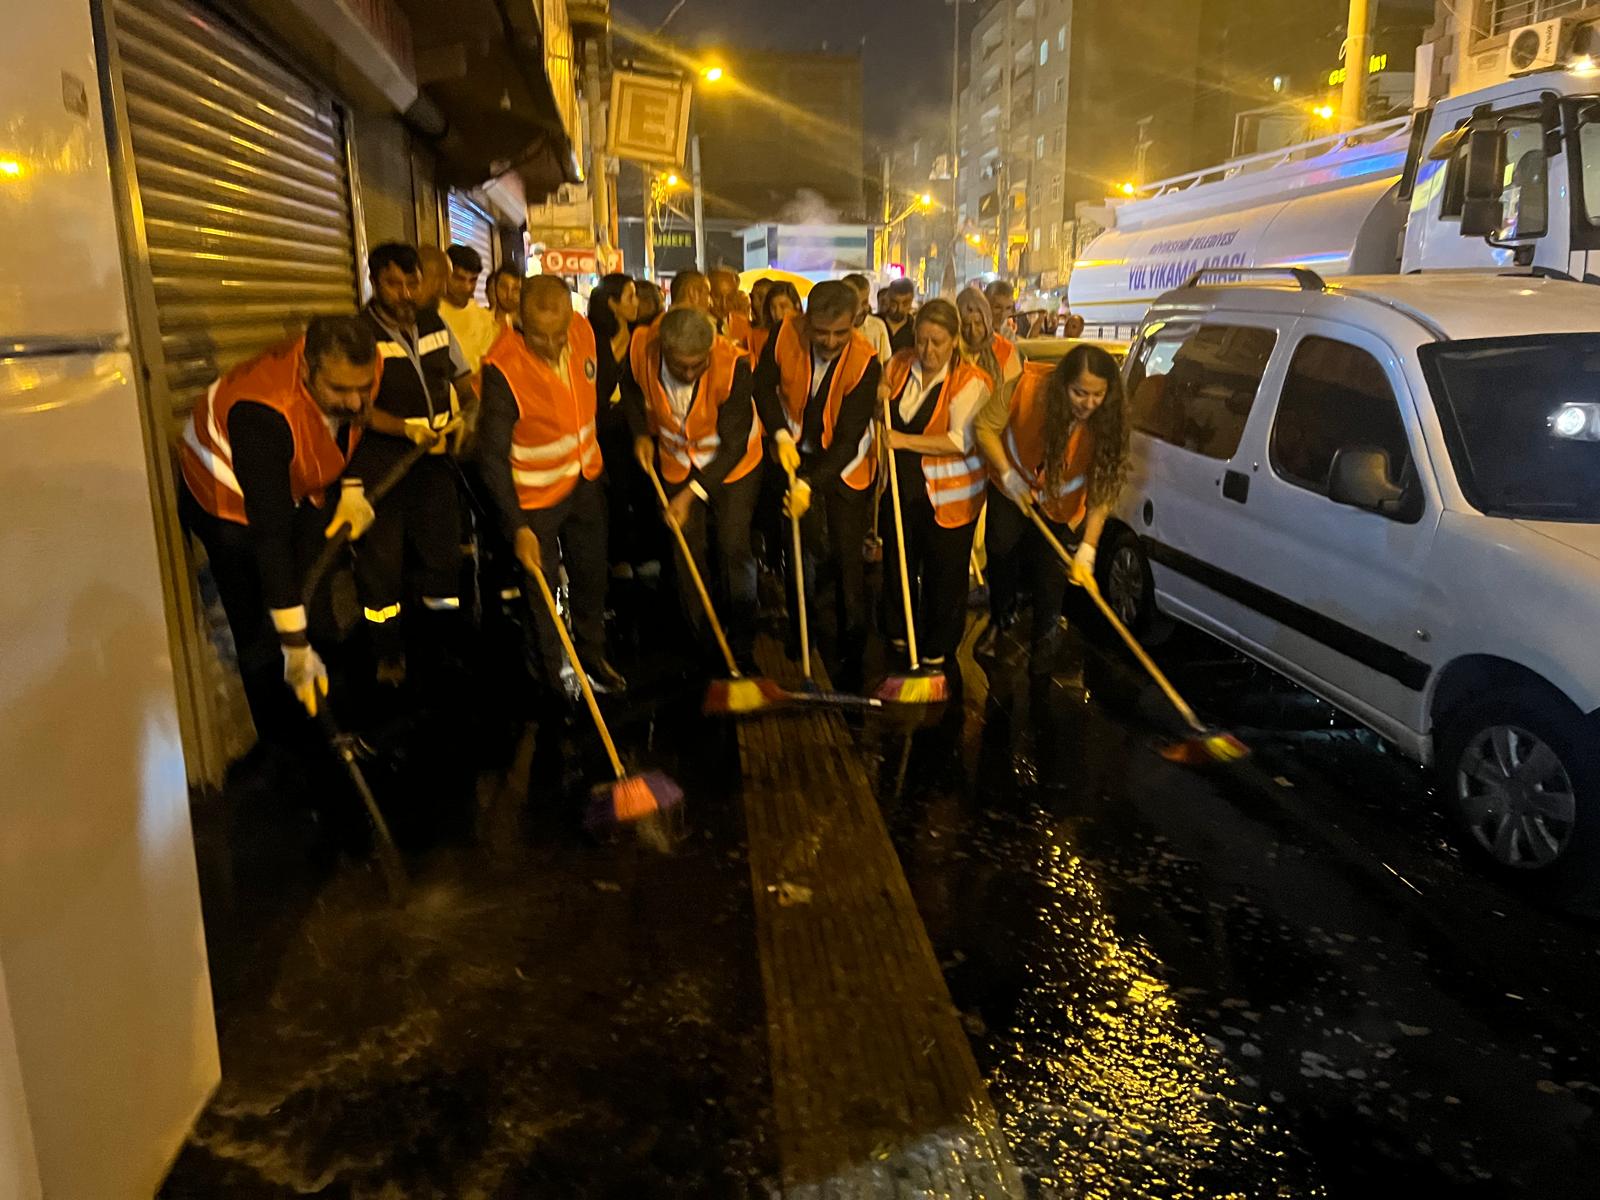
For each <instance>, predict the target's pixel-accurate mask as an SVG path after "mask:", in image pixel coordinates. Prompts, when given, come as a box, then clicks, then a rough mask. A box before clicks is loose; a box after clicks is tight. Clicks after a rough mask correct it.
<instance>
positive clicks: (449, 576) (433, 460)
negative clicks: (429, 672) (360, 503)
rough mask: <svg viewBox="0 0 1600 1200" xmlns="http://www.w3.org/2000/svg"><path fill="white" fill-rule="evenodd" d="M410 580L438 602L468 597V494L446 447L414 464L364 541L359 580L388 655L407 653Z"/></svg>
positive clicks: (450, 604)
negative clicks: (464, 512)
mask: <svg viewBox="0 0 1600 1200" xmlns="http://www.w3.org/2000/svg"><path fill="white" fill-rule="evenodd" d="M408 563H410V564H414V567H413V571H412V573H411V575H410V578H409V580H408V577H407V574H408V573H407V566H408ZM408 582H409V583H410V584H411V587H410V590H411V591H412V592H414V593H415V594H417V595H420V596H421V597H422V598H423V603H424V604H425V605H426V607H428V608H430V609H437V610H441V611H451V610H454V609H457V608H459V607H460V605H461V599H460V593H461V496H460V493H459V491H458V481H457V475H456V469H455V466H454V465H453V464H452V463H451V462H450V461H449V460H448V459H447V458H445V456H443V455H429V456H427V457H425V458H421V459H418V460H417V462H416V463H414V464H413V465H412V467H411V470H410V471H408V472H407V473H406V476H405V478H404V479H402V480H401V481H400V483H399V484H398V485H397V486H396V487H395V489H394V491H392V492H390V493H389V494H388V495H387V496H385V497H384V498H383V501H382V503H380V504H379V505H378V511H377V519H376V520H375V521H373V523H372V528H371V529H369V530H367V533H366V536H365V537H363V538H362V539H361V541H360V542H359V543H358V544H357V546H356V586H357V587H358V588H359V589H360V592H361V604H362V607H363V608H364V609H365V610H366V618H367V629H368V632H369V633H370V634H371V637H372V644H373V650H374V651H375V652H376V654H377V655H378V657H379V658H380V659H391V660H392V659H395V658H398V657H400V656H401V655H402V654H403V653H404V649H405V641H404V639H403V638H402V636H401V633H400V610H401V601H402V598H403V597H404V595H405V593H406V591H407V590H408V589H407V583H408Z"/></svg>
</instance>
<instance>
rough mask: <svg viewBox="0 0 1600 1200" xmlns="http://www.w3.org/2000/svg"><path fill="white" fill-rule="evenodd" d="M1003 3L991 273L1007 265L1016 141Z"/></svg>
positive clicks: (1009, 13)
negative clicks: (995, 228)
mask: <svg viewBox="0 0 1600 1200" xmlns="http://www.w3.org/2000/svg"><path fill="white" fill-rule="evenodd" d="M1005 6H1006V40H1005V50H1004V51H1003V53H1004V54H1005V58H1004V59H1003V60H1002V61H1001V66H1000V72H1001V74H1000V79H1001V82H1002V84H1003V85H1004V86H1003V87H1002V88H1001V91H1000V102H1001V110H1000V186H999V188H998V189H997V191H998V193H999V194H998V196H997V199H998V200H999V201H1000V203H999V204H997V205H996V206H995V207H996V208H997V209H998V210H999V212H998V214H997V215H996V221H997V223H998V225H999V233H998V234H997V235H996V237H995V239H994V273H995V274H996V275H1004V274H1005V273H1006V267H1007V265H1008V264H1007V261H1006V259H1007V257H1008V256H1007V253H1006V251H1007V245H1006V243H1007V240H1008V239H1009V238H1010V237H1011V145H1012V142H1013V141H1015V138H1013V136H1012V132H1011V115H1012V114H1011V110H1012V107H1013V106H1014V104H1015V98H1014V97H1013V96H1012V92H1011V86H1012V78H1011V75H1012V72H1013V71H1014V70H1015V69H1016V64H1017V48H1016V47H1015V46H1014V45H1012V34H1011V19H1012V17H1013V16H1014V15H1015V12H1016V10H1015V6H1014V4H1013V0H1005Z"/></svg>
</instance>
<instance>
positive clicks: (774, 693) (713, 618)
mask: <svg viewBox="0 0 1600 1200" xmlns="http://www.w3.org/2000/svg"><path fill="white" fill-rule="evenodd" d="M649 470H650V482H651V483H652V484H654V485H655V489H656V499H657V500H659V501H660V502H661V515H662V517H663V518H664V519H665V520H666V522H667V527H668V528H669V529H671V530H672V536H673V537H674V538H675V539H676V540H677V543H678V552H679V553H680V554H682V555H683V565H684V567H685V568H686V569H687V570H688V572H689V578H691V579H692V580H694V588H695V591H696V592H698V593H699V594H700V604H701V606H702V607H704V608H705V610H706V620H707V621H709V622H710V623H711V632H712V633H713V634H715V635H716V639H717V649H719V650H721V651H722V657H723V660H724V661H725V662H726V663H727V665H728V678H727V679H718V680H716V681H714V682H713V683H712V684H711V686H710V687H709V688H708V689H707V690H706V700H705V704H704V706H703V708H704V711H705V712H706V713H707V714H708V715H712V716H715V715H718V714H736V715H742V714H745V713H754V712H760V711H762V710H763V709H766V708H770V707H771V706H772V705H774V704H781V703H783V701H785V700H786V699H788V693H786V692H785V691H784V690H783V689H782V688H780V687H779V686H778V685H777V684H776V683H773V682H772V680H770V679H747V678H745V676H744V675H743V673H741V672H740V670H739V663H738V660H737V659H735V658H734V657H733V649H732V648H731V647H730V646H729V645H728V636H727V634H726V633H724V632H723V629H722V622H721V621H719V620H717V610H716V608H715V607H713V606H712V603H711V593H710V592H708V591H707V590H706V581H705V577H704V576H702V575H701V574H700V567H699V565H698V564H697V563H696V562H695V561H694V555H693V554H692V553H690V551H689V542H688V539H687V538H685V537H684V536H683V527H682V526H681V525H679V524H678V522H677V521H675V520H673V518H672V509H671V506H670V505H669V504H668V502H667V493H666V489H665V488H663V487H662V486H661V477H660V476H659V475H657V474H656V469H655V466H654V464H652V465H651V466H650V468H649Z"/></svg>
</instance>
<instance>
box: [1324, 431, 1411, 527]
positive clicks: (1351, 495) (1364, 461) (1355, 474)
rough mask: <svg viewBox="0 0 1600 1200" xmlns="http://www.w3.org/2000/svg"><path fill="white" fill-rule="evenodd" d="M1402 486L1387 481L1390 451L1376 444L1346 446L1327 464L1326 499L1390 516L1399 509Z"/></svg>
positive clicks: (1403, 494) (1402, 491) (1403, 491)
mask: <svg viewBox="0 0 1600 1200" xmlns="http://www.w3.org/2000/svg"><path fill="white" fill-rule="evenodd" d="M1404 497H1405V489H1404V488H1399V487H1396V486H1395V485H1394V484H1392V483H1390V482H1389V453H1388V451H1386V450H1379V449H1378V448H1377V447H1376V446H1346V447H1345V448H1344V449H1342V450H1339V451H1337V452H1336V453H1335V454H1334V456H1333V465H1332V466H1330V467H1329V468H1328V499H1330V500H1332V501H1333V502H1334V503H1335V504H1348V505H1349V506H1350V507H1352V508H1364V509H1366V510H1367V511H1368V512H1375V513H1381V514H1383V515H1385V516H1391V515H1394V514H1395V513H1397V512H1398V511H1399V509H1400V502H1401V500H1402V499H1404Z"/></svg>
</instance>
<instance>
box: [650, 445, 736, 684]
mask: <svg viewBox="0 0 1600 1200" xmlns="http://www.w3.org/2000/svg"><path fill="white" fill-rule="evenodd" d="M649 472H650V482H651V483H653V484H654V485H655V489H656V499H657V500H659V501H661V515H662V517H663V518H665V520H666V522H667V528H669V529H671V530H672V536H673V537H675V538H677V539H678V549H679V550H681V551H682V552H683V561H684V565H685V566H687V567H688V568H689V576H690V578H692V579H693V580H694V588H695V591H697V592H699V593H700V603H701V604H702V605H704V606H705V610H706V619H707V620H709V621H710V622H711V632H712V633H714V634H716V635H717V648H718V649H720V650H721V651H722V657H723V659H724V660H725V661H726V662H727V664H728V674H729V675H731V676H733V677H734V678H735V679H738V678H740V675H739V664H738V663H737V662H735V661H734V657H733V650H732V648H730V647H729V645H728V637H727V635H726V634H725V633H723V632H722V622H721V621H719V620H717V610H716V609H715V608H713V607H712V606H711V593H710V592H708V591H706V581H705V579H704V577H702V576H701V574H700V567H699V565H698V564H697V563H696V562H695V561H694V555H693V554H691V553H690V552H689V540H688V539H687V538H685V537H684V536H683V527H682V526H681V525H679V524H678V523H677V522H676V521H674V520H673V519H672V508H671V506H670V505H669V504H668V502H667V490H666V489H665V488H664V487H662V486H661V476H659V475H657V474H656V467H655V464H654V463H651V464H650V467H649Z"/></svg>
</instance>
